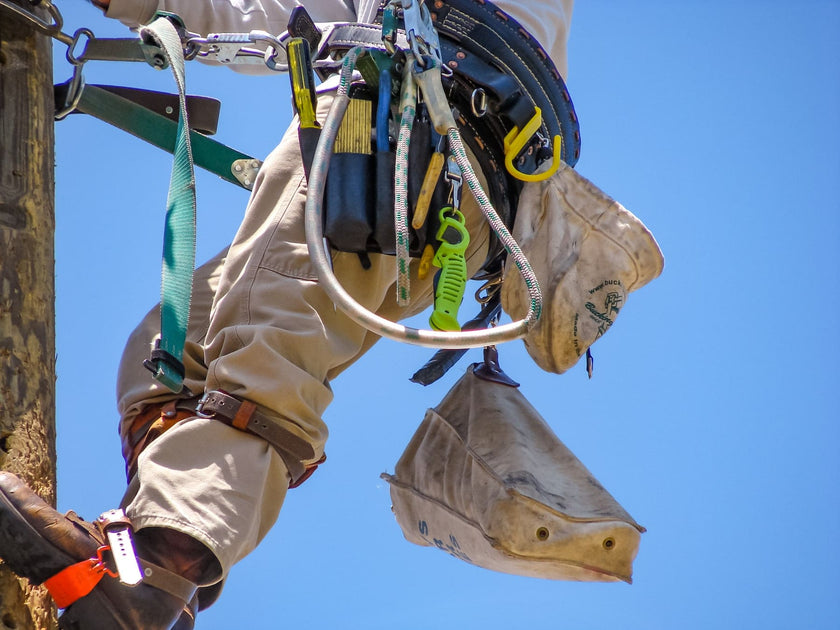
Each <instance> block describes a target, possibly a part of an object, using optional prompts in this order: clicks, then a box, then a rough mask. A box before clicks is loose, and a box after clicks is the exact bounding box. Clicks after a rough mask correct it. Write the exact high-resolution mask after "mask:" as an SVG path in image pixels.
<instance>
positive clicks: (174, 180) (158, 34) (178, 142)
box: [141, 17, 195, 392]
mask: <svg viewBox="0 0 840 630" xmlns="http://www.w3.org/2000/svg"><path fill="white" fill-rule="evenodd" d="M141 34H142V35H143V37H151V38H152V39H154V40H155V41H156V42H157V43H158V44H159V45H160V46H161V48H162V49H163V52H164V54H165V55H166V58H167V61H168V62H169V66H170V67H171V68H172V73H173V75H174V76H175V82H176V83H177V85H178V96H179V100H180V110H181V112H180V116H179V118H178V128H177V135H176V139H175V147H174V151H173V156H174V159H173V162H172V176H171V178H170V180H169V196H168V198H167V201H166V227H165V229H164V241H163V271H162V278H161V298H160V340H159V341H158V344H157V347H156V348H155V350H154V351H152V356H151V359H149V361H147V362H146V363H145V365H146V367H148V368H149V369H150V370H151V371H152V372H153V374H154V377H155V379H156V380H158V381H160V382H161V383H162V384H164V385H166V387H168V388H169V389H171V390H172V391H173V392H180V391H181V390H182V389H183V384H184V365H183V362H182V360H183V356H184V343H185V341H186V338H187V323H188V322H189V318H190V302H191V299H192V277H193V270H194V269H195V174H194V172H193V156H192V147H191V143H190V133H189V123H188V118H187V105H186V80H185V76H184V75H185V72H184V53H183V48H182V46H181V38H180V37H179V36H178V32H177V30H176V29H175V26H174V25H173V24H172V22H170V21H169V20H168V19H167V18H164V17H160V18H158V19H156V20H155V21H154V22H152V23H151V24H149V25H148V26H145V27H143V29H142V31H141Z"/></svg>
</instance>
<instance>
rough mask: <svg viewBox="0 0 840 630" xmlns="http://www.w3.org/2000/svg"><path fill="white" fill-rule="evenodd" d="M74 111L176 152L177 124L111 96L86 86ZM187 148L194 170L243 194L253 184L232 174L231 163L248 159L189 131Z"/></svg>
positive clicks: (104, 91)
mask: <svg viewBox="0 0 840 630" xmlns="http://www.w3.org/2000/svg"><path fill="white" fill-rule="evenodd" d="M76 110H78V111H80V112H83V113H85V114H88V115H90V116H94V117H95V118H98V119H99V120H102V121H104V122H106V123H108V124H110V125H114V126H115V127H117V128H119V129H122V130H123V131H127V132H128V133H130V134H131V135H133V136H136V137H137V138H140V139H141V140H145V141H146V142H148V143H150V144H152V145H154V146H156V147H158V148H160V149H163V150H164V151H168V152H169V153H174V152H175V145H176V139H177V138H178V137H179V135H180V133H181V132H180V127H179V126H178V123H176V122H175V121H174V120H170V119H169V118H167V117H166V116H162V115H161V114H158V113H156V112H153V111H151V110H150V109H147V108H145V107H143V106H142V105H139V104H137V103H134V102H132V101H130V100H128V99H126V98H123V97H122V96H119V95H117V94H114V93H113V92H109V91H108V90H104V89H102V88H101V87H98V86H95V85H85V86H84V87H83V88H82V94H81V97H80V98H79V102H78V103H77V105H76ZM190 146H191V147H192V151H193V161H194V163H195V166H198V167H200V168H203V169H206V170H208V171H210V172H211V173H214V174H215V175H218V176H219V177H221V178H222V179H224V180H226V181H228V182H230V183H232V184H236V185H237V186H241V187H242V188H245V189H246V190H250V189H251V188H252V187H253V180H248V181H247V182H243V181H241V179H240V178H237V177H236V175H235V173H234V171H233V168H234V163H235V162H237V161H239V160H246V161H247V162H248V163H256V162H257V161H256V160H255V159H254V158H252V157H251V156H249V155H246V154H245V153H242V152H240V151H237V150H235V149H232V148H231V147H229V146H227V145H224V144H222V143H221V142H217V141H216V140H213V139H212V138H208V137H207V136H205V135H202V134H200V133H198V132H197V131H192V130H190Z"/></svg>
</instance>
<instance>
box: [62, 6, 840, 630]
mask: <svg viewBox="0 0 840 630" xmlns="http://www.w3.org/2000/svg"><path fill="white" fill-rule="evenodd" d="M59 7H60V8H61V10H62V12H63V14H64V16H65V20H66V26H65V30H67V31H70V32H72V31H73V30H74V29H75V28H78V27H80V26H88V27H90V28H91V29H92V30H93V31H94V33H95V34H96V35H97V36H100V37H108V36H123V35H124V33H125V30H124V29H123V28H122V27H121V25H119V24H118V23H112V22H110V21H108V20H106V19H105V18H103V17H102V16H101V15H100V14H99V13H98V12H97V11H96V10H95V9H93V8H92V7H90V6H89V5H87V4H86V3H83V2H79V1H78V0H76V1H73V2H70V1H67V0H65V2H62V3H59ZM838 30H840V4H838V3H836V2H831V1H818V0H805V1H802V2H797V3H793V2H781V1H777V0H766V1H763V2H759V1H758V0H752V1H748V0H733V1H731V2H701V1H699V0H683V1H681V2H665V1H664V0H661V1H653V0H647V1H645V0H643V1H641V2H636V3H625V2H617V1H607V0H600V1H596V0H592V1H581V2H579V3H578V5H577V7H576V8H575V13H574V17H573V21H572V31H571V42H570V73H569V77H568V85H569V89H570V91H571V94H572V98H573V100H574V102H575V105H576V108H577V112H578V115H579V117H580V120H581V133H582V138H583V145H582V154H581V159H580V161H579V163H578V165H577V168H578V170H579V171H580V172H581V173H582V174H583V175H585V176H586V177H588V178H589V179H591V180H592V181H594V182H595V183H596V184H598V185H599V186H600V187H601V188H602V189H604V190H605V191H606V192H607V193H608V194H610V195H612V196H613V197H615V198H616V199H617V200H619V201H620V202H621V203H622V204H623V205H625V206H626V207H627V208H628V209H630V210H631V211H632V212H634V213H635V214H636V215H637V216H639V217H640V218H641V219H642V220H643V221H644V222H645V224H646V225H647V226H648V227H649V228H650V229H651V230H652V232H653V233H654V235H655V236H656V238H657V240H658V241H659V244H660V245H661V247H662V250H663V252H664V254H665V258H666V265H665V271H664V273H663V275H662V276H661V277H660V278H659V279H657V280H656V281H654V282H652V283H651V284H650V285H648V286H647V287H645V288H643V289H642V290H640V291H638V292H637V293H634V294H632V295H631V297H630V298H629V300H628V302H627V305H626V307H625V308H624V309H623V310H622V314H621V317H619V318H618V320H617V322H616V324H615V326H614V327H613V328H612V330H611V331H610V333H609V334H608V335H607V336H605V337H604V338H603V339H601V340H599V341H598V343H597V344H596V345H595V346H594V347H593V352H594V354H595V360H596V364H595V365H596V370H595V375H594V378H593V379H592V380H591V381H590V380H587V378H586V374H585V371H584V369H583V367H582V366H580V365H579V366H577V367H575V368H574V369H572V370H571V371H569V372H568V373H566V374H564V375H560V376H558V375H551V374H546V373H543V372H541V371H540V370H539V369H538V368H537V367H536V366H535V365H534V364H533V363H532V362H531V361H530V359H529V358H528V355H527V354H526V353H525V351H524V349H523V347H522V345H521V343H519V342H514V343H511V344H506V345H505V346H503V347H502V348H501V349H500V352H501V361H502V365H503V367H504V368H505V370H506V371H507V372H508V373H509V374H510V375H511V376H513V377H514V378H516V379H517V380H519V381H520V382H522V384H523V385H522V388H521V389H522V392H523V393H524V394H525V395H526V397H528V399H529V400H530V401H531V402H532V403H533V404H534V406H535V407H536V408H537V409H539V410H540V412H541V413H542V415H543V416H544V417H545V418H546V419H547V420H548V421H549V423H550V424H551V426H552V427H553V428H554V430H555V432H556V433H557V434H558V436H559V437H560V438H561V439H562V440H563V441H564V442H565V443H566V444H567V446H569V447H570V448H571V449H572V450H573V451H574V452H575V453H576V455H577V456H578V457H579V458H580V459H581V460H582V461H583V463H584V464H585V465H586V466H587V467H588V468H589V469H590V470H591V471H592V472H593V473H594V474H595V476H596V477H597V478H598V479H599V480H600V481H601V482H602V483H603V484H604V485H605V486H606V487H607V488H608V489H609V490H610V492H611V493H612V494H613V495H614V496H615V497H616V498H617V499H618V500H619V501H620V502H621V503H622V505H623V506H624V507H625V508H626V509H627V510H628V511H629V512H630V513H631V514H632V515H633V516H634V518H636V519H637V520H638V521H639V522H640V523H642V524H643V525H645V526H646V527H647V529H648V532H647V533H646V534H644V535H643V537H642V541H641V547H640V552H639V556H638V558H637V560H636V563H635V582H634V584H633V585H632V586H628V585H626V584H578V583H566V582H552V581H541V580H535V579H530V578H522V577H515V576H509V575H501V574H495V573H491V572H489V571H486V570H483V569H479V568H476V567H473V566H470V565H467V564H464V563H461V562H460V561H457V560H455V559H453V558H451V557H449V556H447V555H445V554H443V553H440V552H438V551H436V550H432V549H429V548H420V547H416V546H413V545H411V544H410V543H408V542H406V541H405V540H404V539H403V537H402V534H401V533H400V530H399V527H398V526H397V524H396V522H395V521H394V519H393V516H392V514H391V512H390V498H389V491H388V487H387V484H386V483H385V482H383V481H382V480H381V479H380V478H379V474H380V473H381V472H384V471H388V472H392V471H393V467H394V464H395V463H396V461H397V459H398V458H399V456H400V454H401V452H402V449H403V448H404V447H405V445H406V444H407V442H408V440H409V439H410V437H411V435H412V433H413V432H414V430H415V428H416V427H417V425H418V424H419V422H420V420H421V419H422V417H423V413H424V411H425V409H426V408H427V407H431V406H434V405H436V404H437V403H438V402H439V401H440V400H441V399H442V398H443V396H444V395H445V393H446V391H447V390H448V388H449V387H450V386H451V385H452V384H453V383H454V381H455V380H457V378H458V377H459V376H460V375H461V374H462V373H463V371H464V369H465V368H466V365H467V364H468V363H469V362H470V361H476V360H478V358H479V352H478V351H472V352H471V354H470V355H469V357H468V359H466V360H464V361H462V363H460V364H459V365H458V366H456V368H454V369H453V370H452V371H451V373H450V374H449V375H448V376H447V378H446V379H445V380H444V381H442V382H439V383H438V384H435V385H433V386H430V387H428V388H422V387H420V386H418V385H414V384H412V383H410V382H409V381H408V378H409V376H410V375H411V374H412V373H413V372H414V370H415V369H416V368H417V367H418V366H419V365H421V364H422V363H423V362H424V361H425V360H426V359H427V357H428V356H429V354H430V353H429V351H428V350H424V349H422V348H414V347H407V346H402V345H399V344H397V343H395V342H391V341H383V342H381V343H380V344H378V345H377V346H376V347H375V348H374V349H373V350H372V351H371V352H370V353H369V354H368V355H367V356H366V357H365V358H364V359H362V360H361V361H360V362H359V363H358V364H357V365H356V366H354V367H353V368H352V369H351V370H349V371H348V372H347V373H345V374H343V375H342V376H341V377H340V378H339V379H338V380H337V381H336V382H335V383H333V388H334V390H335V402H334V403H333V405H332V406H331V407H330V408H329V410H328V412H327V416H326V417H327V420H328V422H329V425H330V428H331V438H330V442H329V443H328V447H327V451H328V455H329V463H328V464H327V465H326V466H324V467H323V468H322V469H321V470H319V471H318V472H317V473H316V475H315V476H314V477H313V479H312V480H311V481H309V482H307V484H305V485H304V486H303V487H302V488H299V489H297V490H294V491H292V492H291V493H290V494H289V497H288V499H287V504H286V506H285V507H284V510H283V512H282V514H281V517H280V520H279V522H278V524H277V526H276V527H275V528H274V530H272V532H271V533H270V534H269V536H268V538H267V539H266V540H265V542H264V543H263V545H262V546H261V547H260V548H259V549H258V550H257V552H256V553H254V554H252V555H251V556H250V557H249V558H247V559H246V560H245V561H243V562H242V563H241V564H239V565H237V566H236V567H235V568H234V570H233V572H232V574H231V577H230V580H229V582H228V584H227V586H226V589H225V593H224V595H223V597H222V599H221V600H220V602H219V603H218V604H217V605H216V606H214V607H213V608H211V609H210V610H209V611H207V612H205V613H202V615H201V616H200V617H199V624H198V627H199V628H201V629H202V630H214V629H215V630H220V629H222V628H230V627H258V628H275V627H276V628H281V627H301V626H304V625H314V624H317V625H319V626H322V627H326V628H369V629H379V628H382V629H385V628H389V629H390V628H405V629H420V628H444V629H449V628H468V629H471V628H481V629H488V630H497V629H498V630H503V629H504V630H507V629H511V628H524V627H528V626H531V625H534V624H540V626H541V627H550V628H554V627H556V628H570V629H578V628H593V629H599V628H610V629H613V628H622V629H628V630H629V629H660V628H662V629H671V628H680V629H683V630H684V629H693V628H704V629H706V628H762V629H774V628H778V629H788V628H814V629H817V628H836V627H837V625H838V619H840V603H839V600H838V597H837V594H838V592H840V578H838V574H837V566H838V564H840V546H838V545H837V544H836V538H837V536H838V534H840V490H839V489H838V487H839V486H840V484H838V480H840V475H839V474H838V473H840V464H839V463H838V450H839V449H838V442H840V428H838V420H840V414H838V411H837V408H836V405H835V400H834V395H835V392H836V389H837V382H838V379H837V368H838V359H837V356H838V351H840V333H838V328H837V315H836V313H837V309H838V306H840V300H838V295H840V281H838V270H840V260H839V258H840V255H838V252H840V219H838V215H840V212H838V211H840V203H839V202H838V199H839V198H840V152H838V150H837V147H838V146H840V114H838V111H840V109H838V104H840V50H839V49H838V44H837V32H838ZM55 51H56V52H55V57H56V62H55V76H56V81H57V82H58V81H64V80H66V79H67V78H69V76H70V72H71V69H70V67H69V65H68V64H67V62H66V61H65V60H64V59H63V54H64V49H63V46H61V45H57V46H56V48H55ZM85 76H86V79H87V81H88V82H89V83H112V84H122V85H131V86H140V87H148V88H152V89H162V90H172V89H173V86H174V84H173V81H172V77H171V75H170V74H169V73H168V72H167V73H162V72H155V71H153V70H152V69H151V68H149V67H148V66H146V65H145V64H137V65H131V64H118V63H101V62H99V63H97V62H91V63H89V64H87V67H86V69H85ZM287 83H288V81H287V78H286V76H285V75H278V76H271V77H247V76H240V75H237V74H235V73H233V72H230V71H229V70H226V69H219V68H207V67H202V66H200V65H199V64H198V63H197V62H193V63H191V64H189V65H188V70H187V84H188V89H189V91H191V92H193V93H197V94H205V95H208V96H215V97H217V98H221V99H222V101H223V106H222V118H221V122H220V127H219V133H218V134H217V138H218V139H220V140H221V141H223V142H226V143H228V144H231V145H233V146H235V147H237V148H239V149H241V150H243V151H245V152H247V153H250V154H252V155H255V156H260V157H261V156H263V155H265V154H266V153H267V152H268V151H269V150H270V149H271V148H272V147H273V143H274V142H276V140H277V139H279V137H280V135H281V134H282V132H283V130H284V129H285V126H286V124H287V123H288V120H289V119H290V108H289V104H288V103H289V97H288V88H287ZM56 142H57V145H56V150H57V156H56V164H57V167H56V195H57V208H56V215H57V233H56V278H57V328H58V390H57V395H58V452H59V461H58V479H59V507H60V508H61V509H65V510H66V509H71V508H72V509H75V510H77V511H79V512H80V513H81V514H82V515H84V516H86V517H88V518H94V517H95V516H96V515H98V514H99V513H100V512H101V511H103V510H105V509H107V508H110V507H113V506H115V505H116V503H117V502H118V500H119V498H120V496H121V495H122V492H123V489H124V478H123V472H122V459H121V456H120V453H119V440H118V437H117V433H116V421H117V417H116V412H115V407H114V394H113V392H114V383H115V375H116V366H117V363H118V360H119V357H120V353H121V350H122V345H123V342H124V340H125V338H126V336H127V335H128V333H129V332H130V331H131V329H132V328H133V327H134V325H135V324H136V322H137V321H138V319H139V317H140V316H141V315H142V314H143V313H145V312H146V310H147V309H148V308H149V307H150V306H151V305H152V304H153V303H154V302H155V301H156V300H157V296H158V293H159V288H158V287H159V265H160V261H159V252H160V249H161V238H162V229H163V214H164V210H165V198H166V190H167V186H168V179H169V169H170V166H171V160H170V158H169V157H168V156H167V155H166V154H164V153H162V152H160V151H158V150H156V149H153V148H151V147H147V146H145V145H143V144H142V143H141V142H140V141H138V140H136V139H134V138H132V137H130V136H128V135H126V134H123V133H122V132H120V131H117V130H115V129H112V128H109V127H108V126H106V125H105V124H104V123H101V122H98V121H96V120H92V119H87V118H86V117H84V116H72V117H70V118H69V119H67V120H65V121H63V122H60V123H58V124H57V127H56ZM246 201H247V196H246V194H245V193H244V192H243V191H241V190H238V189H236V188H234V187H233V186H231V185H230V184H226V183H224V182H222V181H220V180H218V179H217V178H215V177H214V176H212V175H208V174H206V173H201V174H200V175H199V181H198V204H199V220H198V239H199V246H198V257H199V258H200V259H201V260H204V259H206V258H208V257H210V256H211V255H213V254H214V253H215V252H216V251H217V250H219V249H221V248H222V247H223V246H224V245H225V244H226V243H227V241H228V240H229V239H230V238H231V236H232V235H233V233H234V231H235V229H236V226H237V224H238V221H239V220H240V219H241V217H242V211H243V208H244V206H245V203H246ZM832 383H834V385H832Z"/></svg>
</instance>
